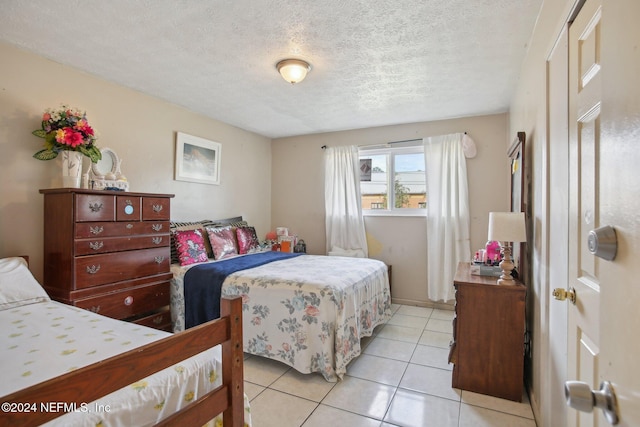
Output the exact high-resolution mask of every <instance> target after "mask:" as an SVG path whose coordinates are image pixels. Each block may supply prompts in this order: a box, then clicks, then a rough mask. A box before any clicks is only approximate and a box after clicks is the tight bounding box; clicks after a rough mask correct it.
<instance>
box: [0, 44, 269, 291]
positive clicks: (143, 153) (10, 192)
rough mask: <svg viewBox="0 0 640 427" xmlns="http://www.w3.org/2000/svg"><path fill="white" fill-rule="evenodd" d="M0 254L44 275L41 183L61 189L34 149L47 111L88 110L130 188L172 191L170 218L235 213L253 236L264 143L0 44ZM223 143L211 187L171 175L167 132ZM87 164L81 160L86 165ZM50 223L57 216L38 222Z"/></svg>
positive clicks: (264, 172) (262, 227)
mask: <svg viewBox="0 0 640 427" xmlns="http://www.w3.org/2000/svg"><path fill="white" fill-rule="evenodd" d="M0 58H1V62H2V67H0V85H1V87H0V117H2V126H0V150H1V152H2V155H1V156H0V182H1V184H0V256H11V255H16V254H20V255H29V256H30V257H31V267H32V269H33V271H34V273H35V275H36V277H37V278H38V279H39V280H41V279H42V276H41V274H42V242H43V233H44V232H46V230H45V229H44V225H43V224H44V221H43V198H42V195H41V194H39V193H38V190H39V189H40V188H54V187H57V186H59V185H60V180H59V178H58V173H59V169H60V167H59V166H58V165H57V162H56V161H55V160H54V161H47V162H42V161H39V160H36V159H34V158H32V155H33V154H34V153H35V152H36V151H38V150H39V149H40V148H41V147H42V143H43V140H42V139H40V138H37V137H35V136H33V135H31V131H33V130H35V129H37V128H38V127H39V126H40V119H41V117H42V112H43V111H44V109H45V108H56V107H58V106H59V105H60V104H61V103H66V104H69V105H70V106H72V107H78V108H81V109H83V110H86V112H87V115H88V119H89V123H90V124H91V125H92V126H93V127H94V128H95V129H96V130H97V131H98V133H99V139H98V142H97V143H98V146H99V147H109V148H112V149H113V150H114V151H115V152H116V153H117V154H118V155H119V156H120V157H121V158H122V159H123V162H122V171H123V173H124V174H125V175H126V176H127V178H128V179H129V181H130V185H131V188H130V190H131V191H139V192H156V193H169V194H175V198H174V199H173V200H172V205H171V211H172V213H171V217H172V219H181V220H195V219H204V218H207V219H216V218H225V217H230V216H236V215H243V216H244V217H245V218H246V219H247V220H248V221H249V222H250V223H251V224H253V225H255V226H256V228H257V231H258V232H259V233H260V234H263V233H266V232H267V231H268V230H269V228H270V226H271V218H270V215H271V206H270V205H271V140H270V139H269V138H266V137H263V136H260V135H257V134H254V133H251V132H247V131H244V130H241V129H238V128H236V127H233V126H230V125H227V124H225V123H221V122H219V121H216V120H212V119H209V118H206V117H204V116H201V115H198V114H195V113H192V112H190V111H188V110H186V109H184V108H181V107H179V106H176V105H173V104H170V103H167V102H164V101H162V100H159V99H157V98H153V97H150V96H146V95H143V94H141V93H139V92H136V91H133V90H130V89H127V88H124V87H122V86H118V85H115V84H112V83H110V82H107V81H105V80H101V79H98V78H95V77H93V76H90V75H88V74H85V73H83V72H80V71H77V70H75V69H72V68H69V67H66V66H63V65H60V64H57V63H55V62H53V61H50V60H47V59H44V58H42V57H39V56H36V55H33V54H30V53H26V52H23V51H20V50H18V49H15V48H13V47H11V46H9V45H6V44H2V43H0ZM176 132H185V133H188V134H192V135H196V136H200V137H203V138H207V139H210V140H214V141H217V142H220V143H221V144H222V157H221V159H222V166H221V184H220V185H219V186H215V185H206V184H198V183H190V182H183V181H174V180H173V173H174V172H173V171H174V161H175V157H174V155H175V154H174V153H175V134H176ZM87 166H88V161H87V163H86V165H85V167H87ZM46 223H47V227H55V225H56V222H55V218H47V219H46Z"/></svg>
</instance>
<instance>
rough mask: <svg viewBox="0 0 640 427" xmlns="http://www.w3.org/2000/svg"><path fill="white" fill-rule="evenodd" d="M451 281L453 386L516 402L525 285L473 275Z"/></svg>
mask: <svg viewBox="0 0 640 427" xmlns="http://www.w3.org/2000/svg"><path fill="white" fill-rule="evenodd" d="M469 267H470V264H469V263H468V262H463V263H460V264H459V265H458V270H457V272H456V275H455V277H454V286H455V288H456V308H455V318H454V320H453V341H452V342H451V347H450V351H449V363H453V364H454V367H453V381H452V385H453V387H455V388H459V389H462V390H469V391H473V392H476V393H481V394H488V395H491V396H495V397H500V398H503V399H509V400H514V401H517V402H520V401H521V400H522V393H523V386H524V381H523V377H524V331H525V293H526V291H525V289H526V288H525V286H524V285H523V284H522V283H521V282H518V281H515V284H514V285H498V284H497V278H496V277H488V276H475V275H471V274H470V272H469Z"/></svg>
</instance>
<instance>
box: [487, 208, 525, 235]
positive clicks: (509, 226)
mask: <svg viewBox="0 0 640 427" xmlns="http://www.w3.org/2000/svg"><path fill="white" fill-rule="evenodd" d="M488 239H489V240H495V241H498V242H526V241H527V230H526V227H525V222H524V212H489V233H488Z"/></svg>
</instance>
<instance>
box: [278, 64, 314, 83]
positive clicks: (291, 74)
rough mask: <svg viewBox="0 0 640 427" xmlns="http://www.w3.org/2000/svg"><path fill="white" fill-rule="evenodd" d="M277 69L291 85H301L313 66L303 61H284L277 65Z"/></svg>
mask: <svg viewBox="0 0 640 427" xmlns="http://www.w3.org/2000/svg"><path fill="white" fill-rule="evenodd" d="M276 69H277V70H278V72H279V73H280V75H281V76H282V78H283V79H285V80H286V81H288V82H289V83H291V84H292V85H293V84H296V83H300V82H301V81H303V80H304V78H305V77H307V73H308V72H309V71H311V64H309V63H308V62H306V61H303V60H302V59H283V60H282V61H280V62H278V63H277V64H276Z"/></svg>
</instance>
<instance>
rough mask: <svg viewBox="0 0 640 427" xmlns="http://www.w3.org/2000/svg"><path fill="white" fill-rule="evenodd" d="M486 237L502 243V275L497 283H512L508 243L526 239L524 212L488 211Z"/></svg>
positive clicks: (511, 264)
mask: <svg viewBox="0 0 640 427" xmlns="http://www.w3.org/2000/svg"><path fill="white" fill-rule="evenodd" d="M488 239H489V240H497V241H498V242H501V243H503V245H502V261H501V262H500V268H501V269H502V275H501V276H500V278H499V279H498V285H513V283H514V282H513V277H512V276H511V271H512V270H513V268H514V265H513V260H512V259H511V247H510V243H513V242H526V241H527V231H526V228H525V222H524V212H489V233H488Z"/></svg>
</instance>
